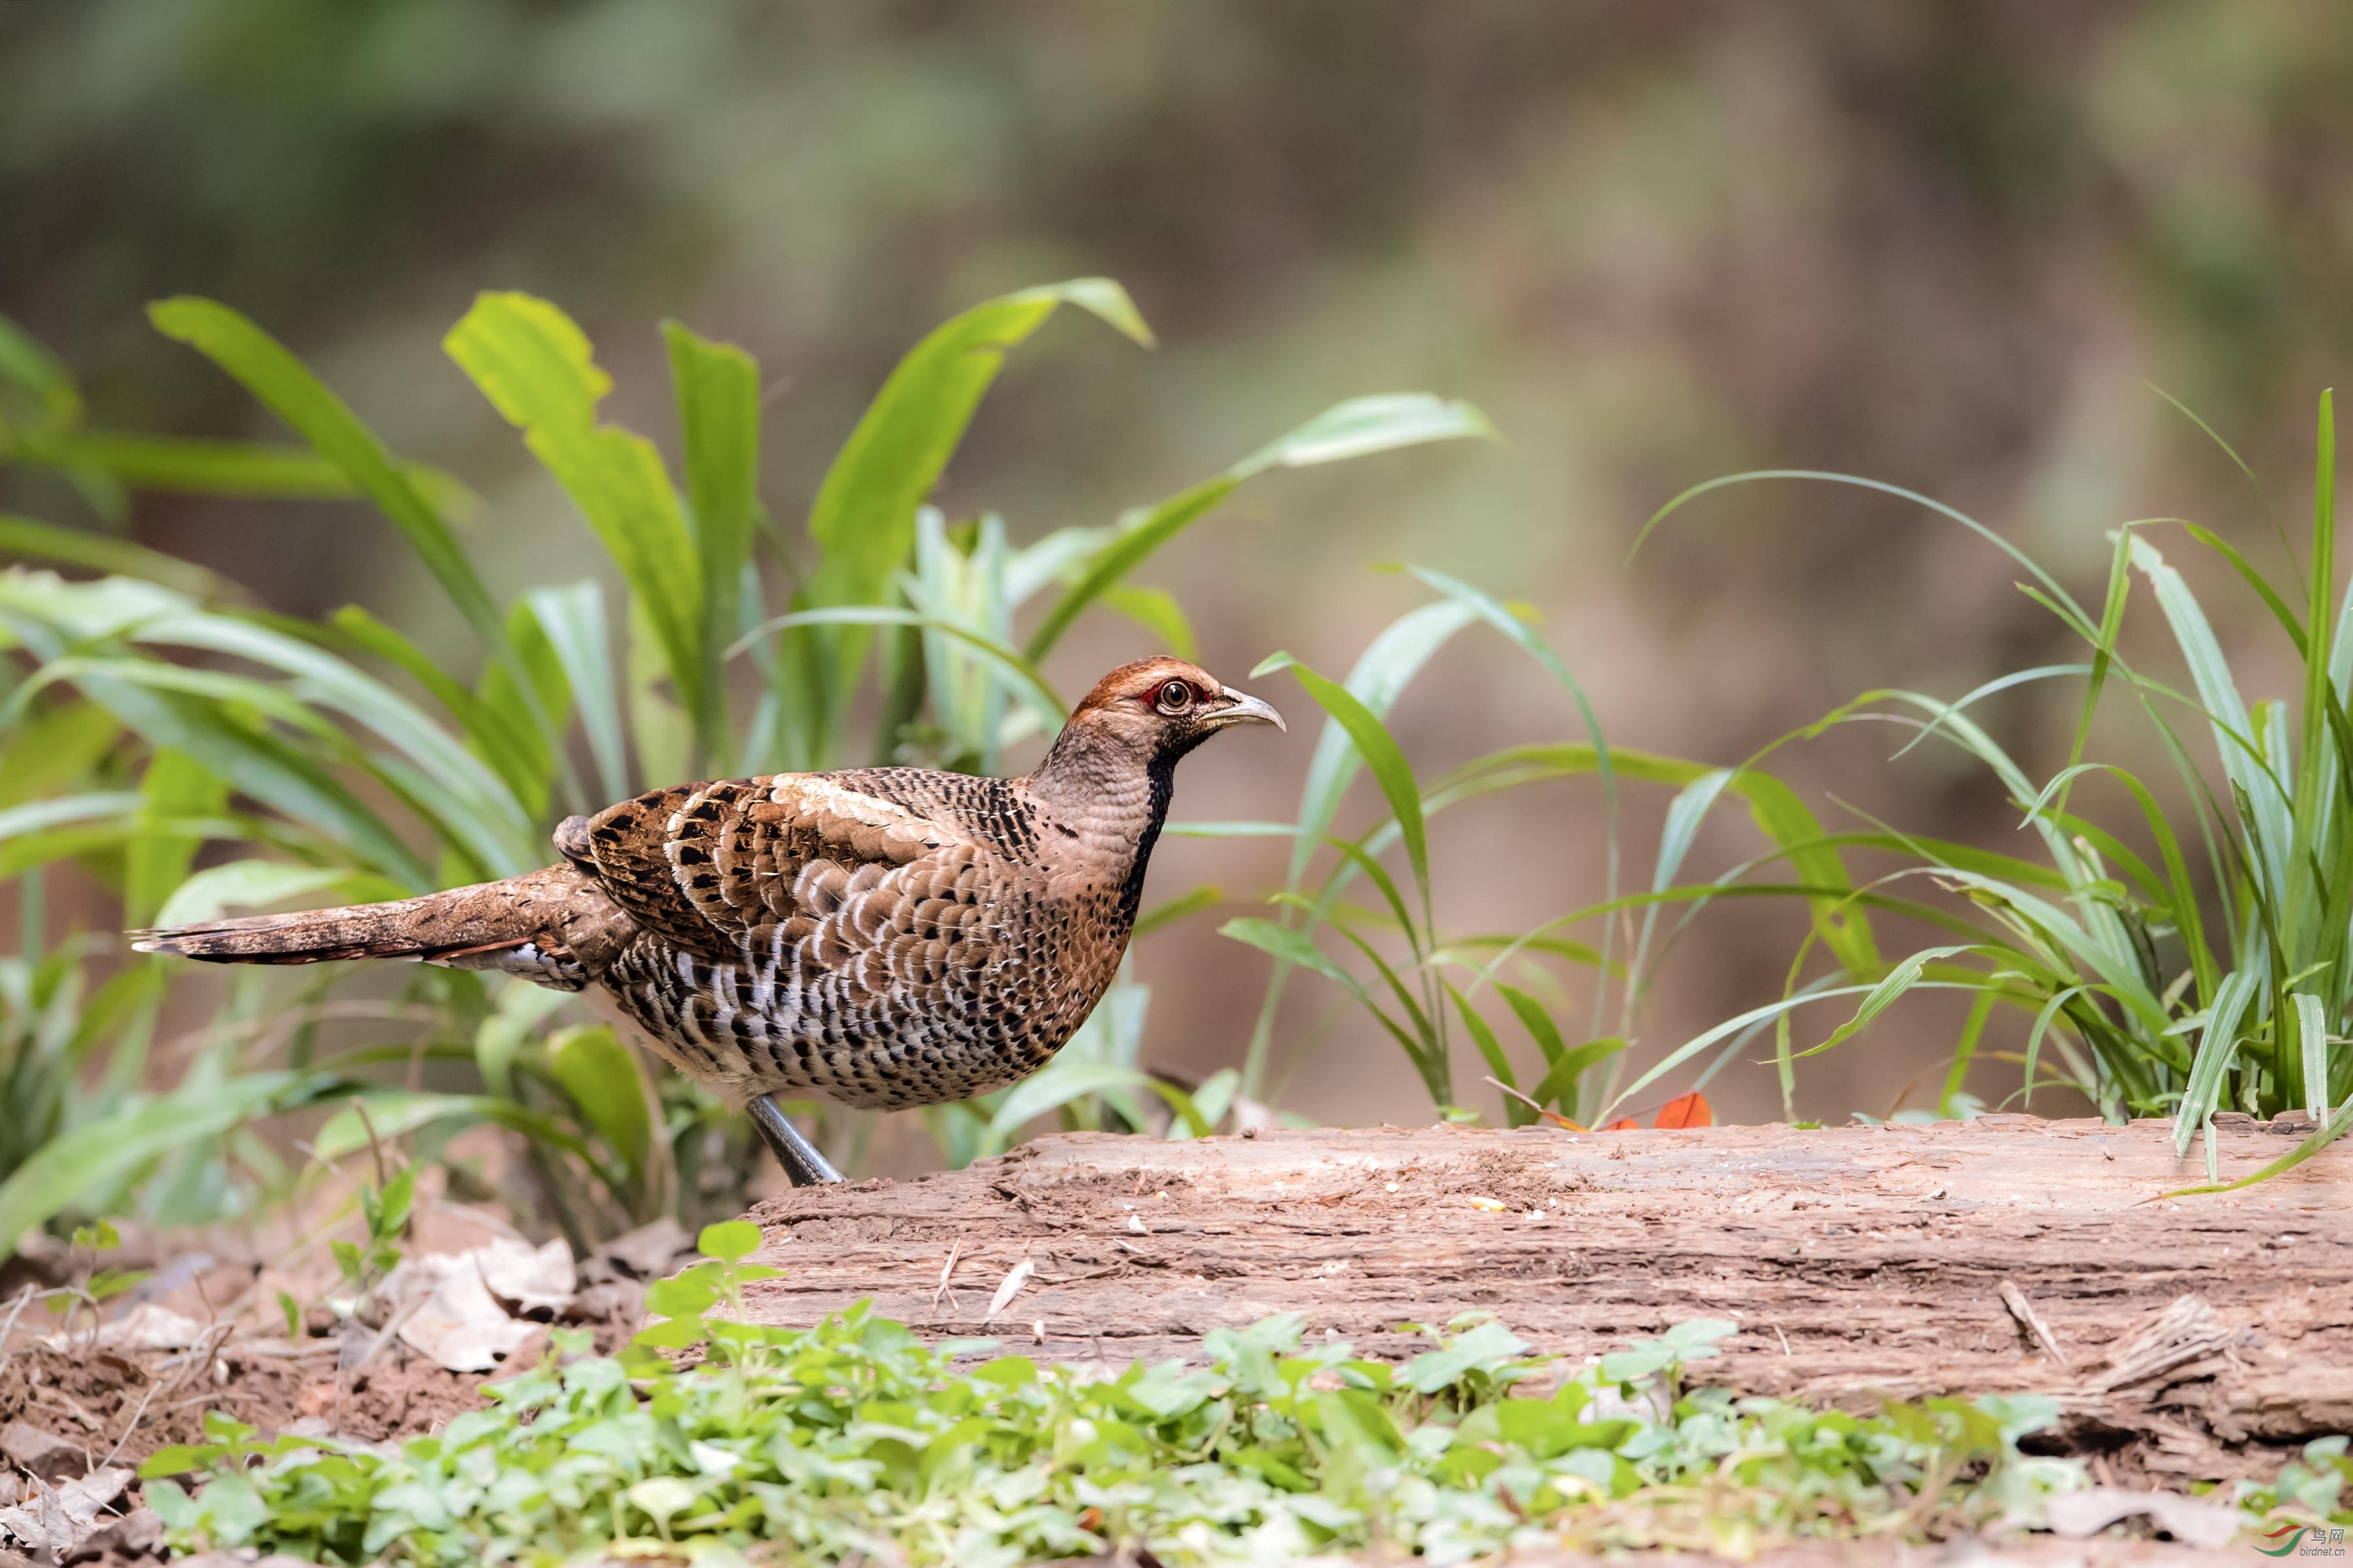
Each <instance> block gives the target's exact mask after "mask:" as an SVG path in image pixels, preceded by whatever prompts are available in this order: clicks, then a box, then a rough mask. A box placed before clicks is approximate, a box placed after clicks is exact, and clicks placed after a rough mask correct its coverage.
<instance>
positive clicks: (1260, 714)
mask: <svg viewBox="0 0 2353 1568" xmlns="http://www.w3.org/2000/svg"><path fill="white" fill-rule="evenodd" d="M1218 689H1219V691H1220V692H1222V693H1223V694H1224V696H1225V699H1226V700H1227V701H1228V702H1229V703H1230V704H1231V706H1230V707H1226V708H1220V709H1219V710H1217V711H1216V712H1214V713H1212V714H1210V715H1209V721H1210V723H1212V724H1214V725H1215V726H1217V727H1218V728H1219V729H1220V730H1222V729H1224V728H1225V727H1226V726H1227V725H1229V724H1271V725H1273V726H1274V727H1275V728H1276V729H1278V730H1281V731H1284V732H1285V733H1286V734H1287V733H1289V732H1290V730H1291V726H1290V725H1288V724H1286V723H1284V722H1283V721H1282V714H1280V713H1278V712H1276V711H1275V710H1273V708H1271V706H1269V705H1268V704H1266V703H1264V702H1261V701H1260V700H1258V699H1257V698H1255V697H1252V696H1251V695H1250V693H1249V692H1247V691H1236V690H1235V689H1233V688H1232V687H1230V686H1221V687H1219V688H1218Z"/></svg>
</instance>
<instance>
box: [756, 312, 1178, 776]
mask: <svg viewBox="0 0 2353 1568" xmlns="http://www.w3.org/2000/svg"><path fill="white" fill-rule="evenodd" d="M1063 304H1071V305H1076V306H1079V307H1081V308H1082V309H1084V310H1089V311H1092V313H1094V314H1095V315H1097V316H1100V317H1102V318H1103V320H1104V321H1108V322H1110V323H1111V324H1112V325H1113V326H1114V327H1116V328H1118V329H1119V330H1120V331H1123V332H1124V333H1126V334H1127V335H1128V336H1129V337H1131V338H1134V340H1136V341H1137V342H1141V343H1144V344H1145V345H1146V346H1149V345H1150V343H1151V341H1152V338H1151V333H1150V332H1149V331H1148V330H1147V329H1146V328H1145V325H1144V321H1143V319H1142V318H1141V317H1140V316H1138V315H1137V314H1136V311H1135V306H1134V302H1133V301H1131V300H1129V299H1128V297H1127V295H1126V293H1125V291H1124V290H1123V289H1121V288H1120V287H1119V285H1118V284H1116V283H1113V282H1112V281H1111V280H1110V279H1104V278H1082V279H1074V280H1072V281H1071V282H1067V283H1055V284H1049V285H1047V286H1045V287H1043V288H1038V289H1023V290H1022V291H1020V292H1019V293H1016V294H1008V295H1006V296H1004V297H1003V298H1001V299H997V300H990V301H988V302H987V304H983V305H977V306H975V307H974V308H973V309H971V310H966V311H965V312H964V313H963V314H962V315H960V316H957V317H955V319H954V320H952V321H948V322H946V323H945V324H944V325H943V326H941V327H939V328H937V329H935V330H934V331H933V332H932V333H931V335H930V336H928V337H926V338H924V339H923V342H920V343H918V344H916V345H915V347H914V348H913V349H912V350H910V351H909V352H908V353H907V355H906V357H905V358H904V359H902V360H901V361H900V362H899V364H898V367H897V368H896V369H894V370H893V371H892V373H891V376H890V379H889V380H888V381H886V382H884V383H883V384H882V390H881V392H879V393H878V394H876V395H875V398H874V401H873V403H872V404H871V405H869V406H868V408H867V410H866V413H865V416H863V417H862V418H860V420H859V422H858V427H857V428H856V429H855V430H853V431H851V432H850V436H849V440H848V441H847V442H845V443H844V444H843V446H842V448H841V451H840V453H839V456H837V457H836V458H834V460H833V466H832V467H831V468H829V469H828V470H827V473H826V476H825V481H824V483H823V484H822V485H820V486H819V487H818V494H817V500H816V501H815V503H814V504H813V505H812V506H811V508H810V510H809V524H808V526H809V537H810V538H811V539H812V540H813V541H815V542H816V543H817V546H818V552H819V561H818V569H817V572H816V574H814V576H813V577H812V579H811V581H810V583H809V584H808V589H807V604H808V605H810V606H813V607H819V608H823V607H828V606H835V605H876V604H880V603H881V602H882V600H883V597H884V590H885V589H886V588H887V587H888V586H889V584H890V581H891V574H892V573H894V572H896V571H898V570H899V569H900V567H901V566H902V564H903V563H905V562H906V560H907V557H908V555H909V553H910V552H912V551H913V547H914V542H915V508H916V507H917V506H918V505H920V504H921V503H922V501H923V498H924V497H926V496H928V495H929V494H930V493H931V491H932V487H933V486H934V485H935V484H937V483H938V482H939V478H940V475H941V473H942V472H943V471H944V470H945V469H946V468H947V464H948V459H949V458H951V457H952V456H954V455H955V449H956V447H957V446H958V444H959V443H961V442H962V441H963V439H964V433H965V428H966V426H969V425H970V424H971V422H972V416H973V413H974V411H975V410H976V409H977V408H978V407H979V405H980V400H981V398H982V396H983V395H986V394H987V391H988V388H989V385H990V384H991V383H993V382H994V381H995V380H996V379H997V370H998V368H999V367H1000V366H1001V365H1002V364H1003V363H1004V361H1005V355H1006V354H1007V353H1008V352H1009V351H1010V350H1012V349H1014V348H1015V347H1018V345H1019V344H1020V343H1021V342H1024V341H1025V340H1026V339H1028V338H1029V335H1030V334H1031V333H1032V332H1034V331H1037V330H1038V329H1039V327H1041V326H1043V325H1044V324H1045V322H1046V320H1047V318H1049V317H1050V316H1051V315H1052V314H1053V313H1054V310H1055V309H1056V308H1057V307H1058V306H1060V305H1063ZM815 630H816V628H814V627H811V628H809V629H808V630H807V632H806V633H805V634H804V635H803V636H802V637H796V638H788V639H787V640H786V645H785V646H786V655H787V658H788V659H790V660H798V661H802V662H804V663H807V664H810V665H813V666H814V667H815V668H818V669H819V670H820V671H821V672H822V674H821V678H820V680H821V683H820V684H819V685H818V687H817V688H816V689H815V690H816V694H817V695H818V696H819V698H820V700H823V701H824V702H825V703H826V704H827V706H828V711H827V712H826V713H825V714H823V715H820V716H819V722H818V725H817V726H816V728H815V732H816V733H818V734H819V735H824V736H828V737H829V736H830V734H831V732H832V730H833V727H834V726H835V725H836V724H837V723H838V722H839V718H838V714H839V710H840V709H841V708H842V707H843V705H844V704H846V703H847V701H848V700H849V692H850V689H851V688H852V687H853V686H854V685H855V684H856V683H857V679H858V674H859V669H860V665H861V663H862V662H863V658H864V654H865V649H866V646H867V640H868V632H867V630H866V628H865V627H863V626H854V625H851V626H844V627H843V628H842V631H841V632H840V634H839V635H838V636H836V637H832V638H829V639H827V644H826V645H825V646H824V647H823V649H822V651H820V645H819V643H818V639H817V638H816V637H815Z"/></svg>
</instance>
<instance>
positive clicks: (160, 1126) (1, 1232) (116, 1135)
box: [0, 1072, 298, 1252]
mask: <svg viewBox="0 0 2353 1568" xmlns="http://www.w3.org/2000/svg"><path fill="white" fill-rule="evenodd" d="M297 1081H298V1080H297V1075H295V1074H293V1073H285V1072H267V1073H250V1074H247V1075H245V1076H243V1077H239V1078H233V1079H228V1080H227V1082H224V1083H220V1084H217V1085H214V1086H212V1087H210V1088H192V1087H190V1086H188V1085H185V1084H184V1085H182V1086H181V1088H180V1089H177V1090H174V1092H172V1093H170V1094H168V1095H165V1096H164V1097H162V1098H160V1099H157V1100H149V1101H147V1102H146V1103H144V1104H141V1105H134V1106H132V1107H131V1108H129V1109H126V1110H119V1111H117V1112H115V1113H114V1114H113V1115H111V1116H105V1117H100V1119H98V1120H97V1121H89V1122H85V1123H83V1124H82V1125H81V1126H79V1127H77V1128H75V1129H73V1130H72V1131H69V1132H66V1133H64V1134H62V1135H61V1136H59V1137H57V1138H55V1139H52V1140H51V1141H49V1142H47V1143H45V1144H43V1145H42V1146H41V1147H40V1148H39V1149H38V1150H37V1151H36V1152H34V1154H33V1156H32V1158H30V1159H29V1160H26V1162H25V1163H23V1164H22V1165H20V1166H18V1167H17V1168H16V1173H14V1174H13V1175H11V1176H10V1177H9V1178H8V1179H7V1181H6V1182H5V1183H0V1247H5V1248H6V1249H7V1250H9V1251H10V1252H14V1251H15V1249H16V1243H17V1240H18V1238H19V1237H22V1236H23V1235H24V1234H25V1233H26V1231H27V1230H30V1229H31V1228H32V1227H34V1226H37V1225H45V1224H47V1222H48V1221H49V1220H50V1219H52V1218H54V1217H55V1216H56V1215H58V1214H61V1213H63V1212H64V1211H65V1210H66V1209H68V1208H69V1207H71V1206H72V1205H73V1204H74V1203H75V1202H76V1201H78V1200H79V1198H81V1196H82V1195H83V1194H86V1193H91V1192H95V1191H99V1190H101V1189H104V1188H108V1187H111V1186H112V1185H114V1184H117V1183H120V1182H121V1181H122V1180H124V1179H125V1178H127V1177H129V1176H130V1175H132V1173H135V1172H137V1171H138V1170H139V1169H140V1168H141V1167H142V1166H143V1165H145V1164H146V1163H148V1162H149V1161H151V1160H153V1159H155V1158H157V1157H159V1156H161V1155H164V1154H167V1153H170V1152H173V1151H174V1150H177V1149H181V1148H185V1147H186V1146H187V1145H189V1144H191V1143H195V1142H202V1141H203V1140H205V1139H207V1138H216V1137H218V1136H219V1135H220V1134H222V1133H223V1132H226V1131H228V1130H229V1129H231V1128H233V1127H235V1126H237V1125H238V1124H239V1123H241V1122H244V1121H250V1120H252V1119H253V1118H255V1117H257V1116H263V1115H267V1114H269V1112H270V1111H271V1110H275V1109H278V1105H279V1102H280V1100H282V1099H284V1098H285V1097H287V1096H288V1094H289V1092H290V1090H291V1089H293V1088H294V1087H295V1085H296V1083H297Z"/></svg>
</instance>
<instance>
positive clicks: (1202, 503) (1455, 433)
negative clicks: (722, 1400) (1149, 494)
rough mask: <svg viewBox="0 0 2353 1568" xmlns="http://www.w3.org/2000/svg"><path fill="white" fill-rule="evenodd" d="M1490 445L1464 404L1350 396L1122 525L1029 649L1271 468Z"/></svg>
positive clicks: (1039, 653) (1038, 651) (1039, 649)
mask: <svg viewBox="0 0 2353 1568" xmlns="http://www.w3.org/2000/svg"><path fill="white" fill-rule="evenodd" d="M1473 437H1484V438H1487V439H1490V440H1492V439H1494V438H1496V437H1495V429H1494V426H1492V425H1490V424H1489V423H1488V422H1487V416H1485V415H1483V414H1482V413H1480V412H1479V411H1478V410H1477V409H1476V408H1473V407H1472V406H1471V405H1469V404H1467V403H1459V402H1454V401H1451V400H1449V399H1447V398H1442V397H1433V396H1431V395H1430V394H1428V393H1423V392H1401V393H1389V394H1385V395H1378V396H1373V397H1356V398H1351V399H1349V400H1348V401H1347V402H1345V403H1342V404H1338V405H1335V406H1333V407H1331V408H1327V409H1325V410H1324V412H1323V413H1321V414H1319V415H1317V416H1315V417H1314V418H1313V419H1311V420H1309V421H1308V422H1307V423H1306V424H1304V425H1302V426H1299V427H1298V428H1297V429H1295V430H1293V431H1291V432H1290V433H1289V434H1287V435H1285V436H1282V437H1279V438H1277V439H1276V440H1273V441H1271V442H1269V443H1267V445H1265V446H1264V447H1260V448H1259V449H1258V450H1257V451H1255V452H1253V453H1251V454H1250V456H1249V457H1247V458H1243V459H1242V460H1241V461H1240V462H1239V463H1236V464H1235V465H1234V466H1233V467H1232V468H1229V469H1227V470H1226V471H1225V472H1224V473H1223V474H1220V475H1219V476H1218V477H1217V478H1216V479H1208V480H1205V481H1203V482H1202V483H1200V484H1198V485H1195V486H1194V487H1193V488H1192V489H1187V490H1185V491H1183V492H1182V493H1180V494H1178V495H1176V496H1172V497H1171V498H1169V499H1168V500H1165V501H1162V502H1161V503H1160V504H1159V505H1158V506H1155V507H1154V508H1152V509H1151V510H1148V511H1145V512H1144V513H1142V514H1141V515H1140V516H1138V517H1137V518H1136V519H1135V520H1134V521H1133V522H1131V523H1128V524H1126V525H1124V527H1123V528H1122V529H1121V531H1120V532H1119V533H1118V535H1117V536H1116V537H1115V538H1114V539H1113V542H1112V543H1111V544H1110V545H1109V546H1108V547H1106V548H1105V549H1104V551H1103V553H1102V554H1101V555H1100V556H1098V557H1097V558H1096V559H1095V561H1094V563H1092V565H1091V566H1090V567H1089V568H1088V569H1087V572H1086V574H1085V575H1084V576H1082V578H1080V580H1079V581H1078V582H1077V583H1076V584H1072V585H1071V588H1070V590H1069V591H1068V592H1067V593H1065V594H1064V595H1062V597H1061V599H1060V601H1059V602H1058V603H1057V604H1056V605H1054V607H1053V609H1052V610H1051V611H1050V612H1049V613H1048V615H1047V616H1046V619H1045V620H1044V621H1043V622H1041V623H1040V624H1039V627H1038V629H1037V631H1036V632H1034V633H1032V634H1031V636H1030V638H1029V649H1028V651H1029V657H1030V658H1033V659H1042V658H1045V656H1046V654H1047V653H1048V652H1049V651H1050V650H1051V649H1052V648H1053V647H1054V645H1055V644H1056V643H1058V642H1060V640H1061V637H1062V634H1063V633H1065V632H1067V631H1069V630H1070V628H1071V623H1072V622H1074V621H1076V620H1077V619H1078V617H1079V615H1080V613H1081V612H1082V611H1083V610H1084V609H1085V608H1086V607H1087V605H1090V604H1092V602H1093V601H1094V600H1095V599H1096V598H1098V597H1100V596H1101V595H1103V594H1104V593H1105V592H1107V591H1108V590H1109V589H1110V588H1111V586H1112V585H1113V584H1115V583H1118V582H1119V581H1120V580H1121V579H1122V578H1124V577H1125V576H1126V575H1127V574H1128V573H1130V572H1132V571H1134V569H1135V568H1136V567H1137V566H1138V565H1140V564H1141V563H1143V562H1144V561H1145V559H1146V558H1147V557H1149V556H1150V555H1151V554H1152V553H1153V552H1155V551H1157V550H1158V549H1159V548H1160V547H1161V546H1162V545H1164V544H1166V543H1167V542H1169V541H1170V540H1172V539H1174V538H1176V535H1177V534H1179V533H1181V532H1183V531H1185V530H1186V529H1187V528H1188V527H1190V526H1192V524H1194V523H1195V522H1197V521H1199V520H1200V519H1201V518H1203V517H1205V516H1207V515H1208V513H1209V512H1211V511H1213V510H1216V509H1217V507H1218V505H1219V503H1220V502H1222V501H1223V500H1225V499H1226V498H1227V497H1228V496H1229V495H1231V494H1232V493H1233V492H1234V490H1235V489H1237V488H1238V487H1239V486H1240V484H1241V483H1242V481H1243V480H1245V479H1250V478H1251V477H1253V476H1255V475H1258V474H1262V473H1265V472H1266V471H1267V470H1269V469H1271V468H1309V467H1313V466H1314V465H1315V464H1318V463H1336V462H1340V461H1343V460H1345V459H1346V458H1362V457H1368V456H1370V455H1371V454H1373V453H1376V452H1388V451H1395V450H1396V449H1398V447H1412V446H1419V445H1420V444H1422V443H1424V442H1429V441H1458V440H1463V439H1466V438H1473Z"/></svg>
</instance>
